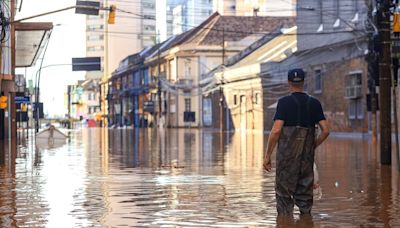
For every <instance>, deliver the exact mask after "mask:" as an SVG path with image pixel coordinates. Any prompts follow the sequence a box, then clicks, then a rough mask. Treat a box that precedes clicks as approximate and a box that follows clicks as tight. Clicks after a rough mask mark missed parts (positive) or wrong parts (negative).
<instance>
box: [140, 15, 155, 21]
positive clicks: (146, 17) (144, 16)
mask: <svg viewBox="0 0 400 228" xmlns="http://www.w3.org/2000/svg"><path fill="white" fill-rule="evenodd" d="M143 19H147V20H155V19H156V17H155V16H153V15H143Z"/></svg>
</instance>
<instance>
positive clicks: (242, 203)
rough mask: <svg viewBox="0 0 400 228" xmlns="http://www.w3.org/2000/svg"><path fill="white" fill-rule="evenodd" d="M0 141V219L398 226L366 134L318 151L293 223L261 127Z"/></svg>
mask: <svg viewBox="0 0 400 228" xmlns="http://www.w3.org/2000/svg"><path fill="white" fill-rule="evenodd" d="M0 146H2V147H5V149H6V151H5V155H4V156H2V157H1V159H0V161H1V165H0V227H275V226H277V225H278V226H281V227H286V226H287V225H288V224H290V225H291V226H297V227H400V192H399V187H400V186H399V180H400V178H399V173H398V171H397V169H396V168H395V167H396V166H397V164H394V165H393V166H392V167H386V166H381V165H380V164H379V154H378V153H377V152H376V151H375V150H373V149H371V146H370V141H369V140H368V139H364V140H363V139H349V138H335V137H331V138H330V139H329V140H328V141H327V142H326V143H325V144H324V145H323V146H321V148H319V149H318V150H317V153H316V162H317V165H318V167H319V175H320V184H321V186H322V197H321V199H319V200H316V201H315V204H314V208H313V217H312V218H302V217H301V218H300V216H299V215H298V212H297V211H296V215H295V217H294V219H295V220H294V221H292V222H291V223H288V221H281V220H279V219H278V220H277V218H276V215H277V214H276V210H275V192H274V173H273V172H272V173H266V172H264V171H263V170H262V157H263V151H264V150H265V147H266V136H265V135H263V134H262V133H235V134H220V133H218V132H211V131H202V130H196V129H191V130H189V129H179V130H177V129H174V130H166V131H157V130H148V129H139V130H133V129H82V130H74V131H70V132H69V139H68V141H67V143H66V144H64V145H55V146H54V147H53V148H49V146H47V145H37V146H35V143H32V138H31V137H30V138H28V140H22V141H21V143H20V145H18V147H17V148H16V152H15V153H12V151H13V149H15V148H12V147H11V148H10V147H9V145H8V144H7V143H6V142H5V143H4V142H3V143H2V145H0ZM10 149H11V150H10ZM14 151H15V150H14ZM393 160H395V159H393ZM394 163H395V161H394Z"/></svg>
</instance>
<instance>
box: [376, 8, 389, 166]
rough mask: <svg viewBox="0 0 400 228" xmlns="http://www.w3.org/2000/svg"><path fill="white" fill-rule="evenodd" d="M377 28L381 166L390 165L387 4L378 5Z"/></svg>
mask: <svg viewBox="0 0 400 228" xmlns="http://www.w3.org/2000/svg"><path fill="white" fill-rule="evenodd" d="M377 16H378V28H379V36H380V39H381V51H380V53H379V84H380V85H379V86H380V91H379V98H380V126H381V128H380V136H381V139H380V149H381V164H383V165H390V164H391V163H392V157H391V153H392V131H391V130H392V129H391V127H392V126H391V94H390V84H391V79H392V77H391V69H390V68H391V67H390V66H391V39H390V10H389V3H381V4H380V5H378V13H377Z"/></svg>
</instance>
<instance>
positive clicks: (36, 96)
mask: <svg viewBox="0 0 400 228" xmlns="http://www.w3.org/2000/svg"><path fill="white" fill-rule="evenodd" d="M67 65H71V64H51V65H47V66H40V68H39V69H38V70H37V71H36V73H35V79H36V86H35V106H34V107H35V108H34V110H35V116H34V119H35V132H38V131H39V114H40V113H39V98H40V73H41V71H42V69H45V68H48V67H54V66H67Z"/></svg>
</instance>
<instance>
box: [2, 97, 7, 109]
mask: <svg viewBox="0 0 400 228" xmlns="http://www.w3.org/2000/svg"><path fill="white" fill-rule="evenodd" d="M7 101H8V97H7V96H0V109H6V108H7Z"/></svg>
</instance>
